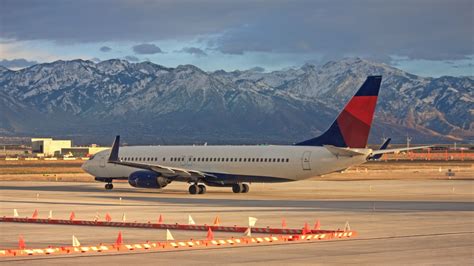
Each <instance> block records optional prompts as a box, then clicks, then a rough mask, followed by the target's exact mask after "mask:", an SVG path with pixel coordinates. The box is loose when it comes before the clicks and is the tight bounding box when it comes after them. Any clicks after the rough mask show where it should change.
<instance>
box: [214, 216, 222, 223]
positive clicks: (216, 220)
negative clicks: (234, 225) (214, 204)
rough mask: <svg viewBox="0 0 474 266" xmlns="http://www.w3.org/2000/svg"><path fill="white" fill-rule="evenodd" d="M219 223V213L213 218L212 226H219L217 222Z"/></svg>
mask: <svg viewBox="0 0 474 266" xmlns="http://www.w3.org/2000/svg"><path fill="white" fill-rule="evenodd" d="M220 223H221V221H220V219H219V215H218V216H216V219H214V226H219V224H220Z"/></svg>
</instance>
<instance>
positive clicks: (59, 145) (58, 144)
mask: <svg viewBox="0 0 474 266" xmlns="http://www.w3.org/2000/svg"><path fill="white" fill-rule="evenodd" d="M71 146H72V142H71V140H53V139H52V138H32V139H31V148H32V151H33V153H36V154H37V155H39V156H41V155H43V156H54V155H55V154H59V153H61V149H63V148H71Z"/></svg>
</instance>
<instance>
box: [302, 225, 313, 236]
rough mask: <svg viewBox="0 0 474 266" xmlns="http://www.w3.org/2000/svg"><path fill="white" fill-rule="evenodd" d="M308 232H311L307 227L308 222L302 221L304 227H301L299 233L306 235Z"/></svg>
mask: <svg viewBox="0 0 474 266" xmlns="http://www.w3.org/2000/svg"><path fill="white" fill-rule="evenodd" d="M308 233H311V229H310V228H309V225H308V223H304V228H303V230H302V231H301V234H303V235H306V234H308Z"/></svg>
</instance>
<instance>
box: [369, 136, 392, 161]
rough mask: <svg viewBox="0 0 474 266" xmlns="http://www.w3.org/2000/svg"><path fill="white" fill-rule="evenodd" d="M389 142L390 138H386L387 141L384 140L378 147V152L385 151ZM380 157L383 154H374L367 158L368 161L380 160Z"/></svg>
mask: <svg viewBox="0 0 474 266" xmlns="http://www.w3.org/2000/svg"><path fill="white" fill-rule="evenodd" d="M391 140H392V139H391V138H388V139H387V140H385V142H384V143H383V144H382V146H380V148H379V151H380V150H386V149H387V147H388V144H389V143H390V141H391ZM382 155H383V153H379V154H375V155H373V156H371V157H369V159H371V160H379V159H380V158H382Z"/></svg>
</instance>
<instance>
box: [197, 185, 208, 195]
mask: <svg viewBox="0 0 474 266" xmlns="http://www.w3.org/2000/svg"><path fill="white" fill-rule="evenodd" d="M198 188H199V194H206V186H205V185H199V186H198Z"/></svg>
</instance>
